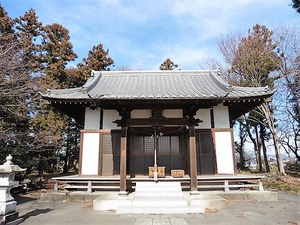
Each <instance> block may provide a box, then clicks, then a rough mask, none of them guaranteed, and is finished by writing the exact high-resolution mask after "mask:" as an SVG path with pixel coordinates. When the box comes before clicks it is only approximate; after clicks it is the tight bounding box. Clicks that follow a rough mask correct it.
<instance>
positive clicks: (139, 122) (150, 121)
mask: <svg viewBox="0 0 300 225" xmlns="http://www.w3.org/2000/svg"><path fill="white" fill-rule="evenodd" d="M194 120H195V121H193V122H194V123H195V124H194V125H198V124H199V123H200V122H201V120H200V119H194ZM114 123H116V124H117V125H118V126H122V123H123V120H116V121H114ZM190 123H191V120H190V118H147V119H127V120H126V126H129V127H130V126H143V125H144V126H164V125H166V126H184V125H189V124H190Z"/></svg>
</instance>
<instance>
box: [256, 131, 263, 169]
mask: <svg viewBox="0 0 300 225" xmlns="http://www.w3.org/2000/svg"><path fill="white" fill-rule="evenodd" d="M255 136H256V140H257V158H258V170H259V172H260V173H261V172H262V160H261V146H262V139H261V136H260V135H259V132H258V125H256V126H255Z"/></svg>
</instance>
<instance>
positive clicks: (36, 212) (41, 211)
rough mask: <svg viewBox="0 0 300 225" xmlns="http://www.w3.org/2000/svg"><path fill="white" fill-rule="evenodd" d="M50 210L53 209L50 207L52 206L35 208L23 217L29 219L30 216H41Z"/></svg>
mask: <svg viewBox="0 0 300 225" xmlns="http://www.w3.org/2000/svg"><path fill="white" fill-rule="evenodd" d="M50 211H52V209H50V208H46V209H35V210H33V211H31V212H28V213H26V214H24V215H23V216H22V218H23V219H24V220H26V219H28V218H30V217H33V216H39V215H40V214H46V213H48V212H50Z"/></svg>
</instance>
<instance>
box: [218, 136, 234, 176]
mask: <svg viewBox="0 0 300 225" xmlns="http://www.w3.org/2000/svg"><path fill="white" fill-rule="evenodd" d="M215 148H216V158H217V168H218V174H234V167H235V166H234V159H233V153H232V148H233V146H232V136H231V132H230V131H223V132H215Z"/></svg>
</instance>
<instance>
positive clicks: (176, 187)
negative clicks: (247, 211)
mask: <svg viewBox="0 0 300 225" xmlns="http://www.w3.org/2000/svg"><path fill="white" fill-rule="evenodd" d="M224 203H225V201H224V199H223V198H221V197H218V196H217V195H215V194H209V193H200V194H199V195H195V196H191V195H189V192H182V188H181V184H180V182H137V183H136V190H135V192H134V193H131V194H129V195H126V196H118V195H114V196H113V195H110V196H109V195H104V196H101V197H99V198H97V199H95V200H94V202H93V209H94V210H116V213H117V214H186V213H203V212H204V211H205V208H208V207H210V208H221V207H222V206H223V205H224Z"/></svg>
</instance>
